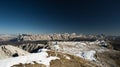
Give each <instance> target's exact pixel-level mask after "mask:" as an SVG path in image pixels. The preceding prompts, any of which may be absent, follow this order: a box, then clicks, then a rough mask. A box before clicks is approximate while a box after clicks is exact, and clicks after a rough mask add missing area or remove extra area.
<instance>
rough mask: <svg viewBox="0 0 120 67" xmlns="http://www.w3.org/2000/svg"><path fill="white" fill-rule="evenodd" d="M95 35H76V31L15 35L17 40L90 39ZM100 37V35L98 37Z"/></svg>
mask: <svg viewBox="0 0 120 67" xmlns="http://www.w3.org/2000/svg"><path fill="white" fill-rule="evenodd" d="M96 38H97V37H96V36H95V35H82V34H81V35H76V33H72V34H68V33H64V34H51V35H40V34H39V35H32V34H22V35H19V36H18V37H17V40H18V41H39V40H52V41H55V40H58V41H59V40H62V41H64V40H84V39H85V40H91V39H96ZM99 38H100V37H99Z"/></svg>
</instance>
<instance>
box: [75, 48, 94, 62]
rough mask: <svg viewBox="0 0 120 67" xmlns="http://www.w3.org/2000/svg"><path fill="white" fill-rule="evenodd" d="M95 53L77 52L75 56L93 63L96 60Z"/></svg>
mask: <svg viewBox="0 0 120 67" xmlns="http://www.w3.org/2000/svg"><path fill="white" fill-rule="evenodd" d="M95 53H96V52H95V51H93V50H91V51H84V52H79V53H78V54H76V55H77V56H79V57H82V58H84V59H87V60H90V61H95V60H96V59H95V57H94V54H95Z"/></svg>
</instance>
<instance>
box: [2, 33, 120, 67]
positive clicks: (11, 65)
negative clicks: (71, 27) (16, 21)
mask: <svg viewBox="0 0 120 67" xmlns="http://www.w3.org/2000/svg"><path fill="white" fill-rule="evenodd" d="M66 35H68V34H66ZM58 36H59V37H58ZM61 36H62V37H61ZM70 36H71V35H69V36H68V37H66V36H65V35H63V34H60V35H57V36H55V35H51V36H48V35H47V37H50V38H51V39H49V38H48V39H47V38H46V35H45V36H40V35H39V36H37V35H25V34H24V35H19V36H17V37H9V39H6V40H9V41H6V40H4V41H1V45H0V65H1V66H2V67H120V62H119V61H120V51H119V48H118V47H117V48H116V47H114V44H116V43H117V45H118V44H119V38H118V37H117V38H113V37H112V38H111V37H110V38H108V37H107V38H106V37H105V36H99V38H98V36H92V35H89V36H82V35H79V36H78V35H75V34H74V37H73V34H72V37H70ZM2 37H3V36H2ZM40 37H42V38H40ZM44 37H45V38H44ZM60 37H61V38H62V39H61V38H60ZM6 38H7V37H6ZM40 39H41V40H40ZM46 39H47V40H46ZM116 40H118V41H117V42H116Z"/></svg>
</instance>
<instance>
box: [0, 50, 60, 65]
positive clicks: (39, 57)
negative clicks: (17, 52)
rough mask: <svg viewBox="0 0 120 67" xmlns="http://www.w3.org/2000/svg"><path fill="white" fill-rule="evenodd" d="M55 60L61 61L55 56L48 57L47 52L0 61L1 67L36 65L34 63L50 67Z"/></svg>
mask: <svg viewBox="0 0 120 67" xmlns="http://www.w3.org/2000/svg"><path fill="white" fill-rule="evenodd" d="M55 59H59V58H58V57H55V56H50V57H48V53H47V52H46V50H45V51H44V50H43V51H42V52H40V53H33V54H30V55H27V56H19V57H14V58H8V59H4V60H0V66H1V67H11V66H13V65H17V64H20V63H22V64H28V63H31V64H34V63H33V61H35V62H36V63H39V64H44V65H46V66H47V67H49V65H50V61H51V60H55Z"/></svg>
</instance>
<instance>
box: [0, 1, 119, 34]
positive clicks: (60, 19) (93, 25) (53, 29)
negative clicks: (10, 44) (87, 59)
mask: <svg viewBox="0 0 120 67" xmlns="http://www.w3.org/2000/svg"><path fill="white" fill-rule="evenodd" d="M119 29H120V1H119V0H0V33H2V34H3V33H12V34H15V33H38V34H39V33H40V34H41V33H46V34H47V33H65V32H68V33H72V32H75V33H84V34H101V33H103V34H113V35H120V30H119Z"/></svg>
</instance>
